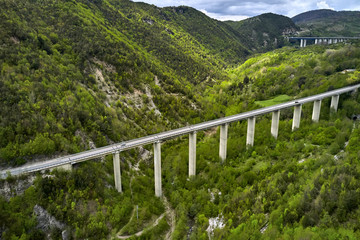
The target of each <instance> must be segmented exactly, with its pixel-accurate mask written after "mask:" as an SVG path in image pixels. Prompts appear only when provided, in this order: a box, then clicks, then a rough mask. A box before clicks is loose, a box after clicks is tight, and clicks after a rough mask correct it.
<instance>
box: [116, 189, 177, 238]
mask: <svg viewBox="0 0 360 240" xmlns="http://www.w3.org/2000/svg"><path fill="white" fill-rule="evenodd" d="M162 199H163V203H164V205H165V213H163V214H161V215H160V216H159V217H158V218H157V219H156V220H155V221H154V223H153V224H151V225H150V226H148V227H146V228H144V229H143V230H141V231H139V232H137V233H134V234H132V235H124V236H122V235H119V234H118V235H117V238H118V239H128V238H131V237H133V236H136V237H139V236H141V235H142V234H143V232H144V231H146V230H149V229H151V228H153V227H155V226H157V225H158V224H159V222H160V220H161V219H163V218H164V216H166V218H167V222H168V224H169V225H170V229H169V231H168V232H167V233H166V236H165V239H166V240H170V239H171V236H172V234H173V232H174V231H175V224H176V220H175V211H174V209H172V208H171V206H170V204H169V202H168V200H167V198H166V197H165V196H163V198H162ZM134 212H135V209H134V210H133V212H132V216H131V218H130V220H129V222H131V220H132V218H133V217H134V215H135V214H134ZM125 227H126V225H125V226H124V227H123V228H122V229H124V228H125ZM122 229H121V230H120V231H119V233H120V232H121V231H122Z"/></svg>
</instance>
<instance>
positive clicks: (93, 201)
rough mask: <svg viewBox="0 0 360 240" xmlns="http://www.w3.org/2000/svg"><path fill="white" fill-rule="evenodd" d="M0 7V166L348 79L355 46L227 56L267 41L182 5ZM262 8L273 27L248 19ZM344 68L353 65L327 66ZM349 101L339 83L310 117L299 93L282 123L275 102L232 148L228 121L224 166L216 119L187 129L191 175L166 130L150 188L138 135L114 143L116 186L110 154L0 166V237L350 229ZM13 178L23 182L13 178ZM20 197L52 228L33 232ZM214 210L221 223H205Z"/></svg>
mask: <svg viewBox="0 0 360 240" xmlns="http://www.w3.org/2000/svg"><path fill="white" fill-rule="evenodd" d="M0 4H1V6H2V11H1V13H0V20H1V21H0V27H1V29H2V31H0V71H1V72H0V89H1V93H2V94H1V96H0V98H1V101H0V110H1V112H2V114H1V118H0V119H1V121H0V163H1V165H2V166H13V165H21V164H23V163H25V162H31V161H32V160H38V159H44V158H51V157H54V156H58V155H66V154H69V153H75V152H79V151H83V150H86V149H89V148H93V147H101V146H104V145H107V144H109V143H112V142H120V141H123V140H127V139H132V138H136V137H141V136H145V135H148V134H151V133H156V132H160V131H164V130H167V129H174V128H177V127H180V126H184V125H186V124H193V123H198V122H201V121H205V120H210V119H215V118H218V117H223V116H228V115H232V114H236V113H240V112H245V111H249V110H253V109H256V108H259V107H260V106H268V105H271V104H276V103H279V102H283V101H287V100H288V99H295V98H299V97H304V96H309V95H312V94H317V93H320V92H324V91H328V90H332V89H335V88H340V87H343V86H347V85H350V84H355V83H359V81H360V60H359V59H360V43H359V42H353V43H350V44H336V45H329V46H309V47H307V48H304V49H296V48H291V47H283V48H281V49H277V50H275V51H271V52H267V53H264V54H257V55H253V56H252V57H248V59H247V60H246V61H245V62H243V63H242V64H237V65H236V66H235V67H228V66H233V64H234V63H237V62H242V61H243V60H244V59H245V57H246V56H248V54H250V53H251V52H253V49H252V48H254V49H255V50H254V51H264V50H267V49H264V48H261V47H260V45H256V43H253V44H254V45H252V46H250V43H249V42H248V40H244V39H242V38H243V37H244V35H242V34H245V33H240V32H239V31H238V30H236V26H235V25H237V24H235V23H232V24H233V25H234V26H230V25H231V23H230V25H229V23H221V22H218V21H215V20H211V19H210V18H208V17H206V16H205V15H203V14H202V13H199V12H197V11H196V10H194V9H192V8H188V7H178V8H163V9H160V8H156V7H155V6H150V5H147V4H143V3H133V2H131V1H125V0H121V1H113V0H109V1H101V0H96V1H73V0H69V1H51V0H47V1H37V0H34V1H28V2H26V1H17V0H15V1H5V0H0ZM267 17H268V18H270V19H272V20H274V22H275V24H274V25H271V24H270V26H267V27H264V28H269V29H272V28H275V26H276V24H280V23H279V22H277V19H281V17H279V16H273V15H265V16H261V17H259V19H262V18H267ZM256 21H257V20H256ZM281 22H282V21H281ZM282 23H284V22H282ZM242 24H249V25H247V26H249V27H251V26H252V23H251V21H250V22H245V23H242ZM284 24H285V23H284ZM240 25H241V24H239V26H238V27H239V29H240ZM244 26H245V25H241V27H244ZM282 26H283V25H282ZM254 28H255V26H254ZM257 31H258V29H257ZM210 35H211V36H210ZM245 37H246V35H245ZM273 37H275V36H271V38H270V39H273ZM275 46H281V44H280V45H274V46H273V47H275ZM250 49H251V50H250ZM345 69H355V71H354V72H348V73H342V71H343V70H345ZM359 102H360V95H359V94H358V93H354V94H342V95H341V97H340V106H339V111H338V112H337V113H334V112H330V110H329V107H328V106H329V105H330V100H329V99H324V100H323V102H322V108H321V115H320V119H321V120H320V122H319V123H316V124H315V123H312V122H311V112H312V104H305V105H304V106H303V117H302V119H301V124H300V129H298V130H296V131H294V132H292V131H291V123H292V109H287V110H284V111H282V112H281V116H280V131H279V137H278V139H277V140H275V139H273V138H272V137H271V134H270V118H271V116H270V115H264V116H261V117H258V118H257V120H256V133H255V146H254V147H251V148H246V146H245V138H246V127H247V126H246V121H242V122H237V123H232V124H231V125H230V126H229V128H230V130H229V140H228V157H227V160H226V162H225V163H221V161H220V159H219V157H218V149H219V131H218V130H217V129H210V130H209V131H205V132H198V134H197V141H198V144H197V175H196V176H195V177H192V178H191V179H189V178H188V163H187V162H188V138H187V137H186V136H184V137H181V138H177V139H174V140H169V141H166V142H164V143H163V144H162V183H163V191H164V198H163V199H159V198H157V197H155V196H154V195H155V194H154V172H153V168H154V166H153V160H152V154H151V151H152V146H144V148H138V149H132V150H129V151H126V152H122V153H121V155H120V157H121V174H122V187H123V193H121V194H120V193H118V192H117V191H116V190H115V189H114V177H113V163H112V157H111V156H107V157H106V158H104V159H97V160H93V161H88V162H84V163H81V164H78V165H76V166H75V167H74V169H73V170H72V171H71V172H65V171H62V170H54V171H52V172H45V173H37V174H34V175H33V177H34V178H35V180H32V179H31V178H28V177H26V176H21V177H13V176H9V177H8V178H7V179H6V180H1V181H0V189H1V190H2V191H3V192H2V193H4V194H1V196H0V219H1V221H0V235H1V238H2V239H48V238H52V239H61V234H62V231H63V230H64V229H65V230H67V231H68V233H69V236H70V237H69V238H70V239H110V238H116V236H117V235H119V234H120V235H132V234H135V233H137V232H140V231H142V230H144V231H143V234H142V235H141V236H139V237H136V236H132V237H131V239H163V238H165V237H166V236H167V235H168V234H169V233H172V234H171V236H172V238H173V239H185V238H187V239H208V238H209V235H211V236H210V237H212V238H213V239H261V238H262V239H304V238H305V239H345V238H348V239H358V238H359V237H360V232H359V229H360V224H359V223H360V221H359V220H360V219H359V211H360V210H359V204H360V202H359V197H360V196H359V191H360V184H359V183H360V168H359V167H358V165H359V164H358V161H359V156H360V152H359V147H358V142H359V138H360V125H359V123H358V122H356V121H355V122H354V121H352V120H351V117H352V115H353V114H359V113H360V103H359ZM27 180H28V181H30V183H31V182H32V181H33V184H32V186H30V187H24V186H26V184H24V183H23V182H24V181H27ZM21 186H22V187H21ZM21 188H24V189H25V191H24V193H23V194H21ZM36 205H38V206H41V207H42V208H43V209H45V210H46V211H47V212H48V213H49V214H50V215H51V216H53V217H55V218H56V219H57V220H58V221H60V222H61V223H63V224H64V225H65V227H64V229H60V228H57V227H53V228H51V229H48V230H44V229H42V228H40V227H39V226H38V220H37V216H36V215H35V214H34V207H35V206H36ZM137 206H138V211H137ZM172 211H173V216H174V220H175V221H174V222H172V221H171V220H170V216H171V215H172V214H171V212H172ZM163 214H164V215H165V217H163V218H162V216H163ZM215 218H217V219H218V220H219V221H221V222H222V223H223V227H222V228H215V229H214V231H210V232H209V233H208V232H207V229H208V228H209V226H210V223H209V220H210V219H212V220H213V219H215ZM155 221H157V222H156V223H157V224H155ZM172 229H174V231H173V232H172ZM261 229H262V230H263V231H264V232H263V233H261V232H260V230H261Z"/></svg>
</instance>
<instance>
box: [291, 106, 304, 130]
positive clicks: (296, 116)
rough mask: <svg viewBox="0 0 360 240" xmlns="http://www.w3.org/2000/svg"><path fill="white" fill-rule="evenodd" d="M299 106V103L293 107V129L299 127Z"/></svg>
mask: <svg viewBox="0 0 360 240" xmlns="http://www.w3.org/2000/svg"><path fill="white" fill-rule="evenodd" d="M301 106H302V105H301V104H299V105H296V106H295V107H294V117H293V122H292V130H293V131H294V130H295V129H297V128H299V127H300V118H301Z"/></svg>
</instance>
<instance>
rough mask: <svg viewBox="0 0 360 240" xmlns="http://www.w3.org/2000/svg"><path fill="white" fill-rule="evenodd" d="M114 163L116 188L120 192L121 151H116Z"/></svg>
mask: <svg viewBox="0 0 360 240" xmlns="http://www.w3.org/2000/svg"><path fill="white" fill-rule="evenodd" d="M113 164H114V179H115V189H116V190H117V191H118V192H122V187H121V170H120V153H119V152H115V153H114V154H113Z"/></svg>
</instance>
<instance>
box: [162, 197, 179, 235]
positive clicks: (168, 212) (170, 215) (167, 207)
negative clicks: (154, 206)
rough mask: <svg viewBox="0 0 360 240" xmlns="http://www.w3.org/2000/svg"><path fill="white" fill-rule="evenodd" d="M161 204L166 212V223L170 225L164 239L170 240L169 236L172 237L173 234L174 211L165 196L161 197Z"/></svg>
mask: <svg viewBox="0 0 360 240" xmlns="http://www.w3.org/2000/svg"><path fill="white" fill-rule="evenodd" d="M163 202H164V205H165V212H166V216H167V220H168V221H167V222H168V224H169V225H170V229H169V231H168V232H167V233H166V236H165V239H166V240H171V236H172V234H173V232H174V231H175V224H176V218H175V211H174V209H172V208H171V206H170V204H169V202H168V200H167V198H166V197H165V196H163Z"/></svg>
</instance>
